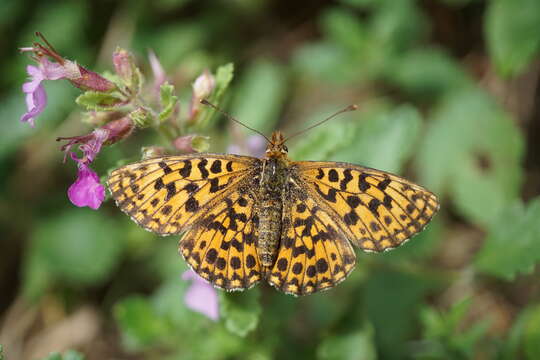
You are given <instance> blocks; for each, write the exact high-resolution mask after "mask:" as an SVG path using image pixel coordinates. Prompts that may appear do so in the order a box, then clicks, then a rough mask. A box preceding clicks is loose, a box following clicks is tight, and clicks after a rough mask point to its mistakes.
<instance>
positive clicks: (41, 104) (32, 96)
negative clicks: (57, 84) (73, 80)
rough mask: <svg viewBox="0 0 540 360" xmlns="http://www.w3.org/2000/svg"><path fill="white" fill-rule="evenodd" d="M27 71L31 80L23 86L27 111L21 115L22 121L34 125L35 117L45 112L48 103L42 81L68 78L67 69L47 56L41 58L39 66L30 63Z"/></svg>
mask: <svg viewBox="0 0 540 360" xmlns="http://www.w3.org/2000/svg"><path fill="white" fill-rule="evenodd" d="M26 72H27V73H28V75H29V76H30V80H29V81H28V82H25V83H24V84H23V86H22V90H23V92H24V93H25V94H26V108H27V111H26V113H24V114H23V115H22V116H21V121H22V122H28V123H30V125H31V126H32V127H34V119H35V118H36V117H37V116H38V115H39V114H41V112H43V110H44V109H45V106H46V105H47V94H46V93H45V88H44V87H43V84H41V82H42V81H43V80H59V79H64V78H66V71H65V69H64V67H63V66H61V65H59V64H57V63H53V62H50V61H49V60H47V58H45V57H42V58H40V59H39V67H36V66H33V65H28V66H27V67H26Z"/></svg>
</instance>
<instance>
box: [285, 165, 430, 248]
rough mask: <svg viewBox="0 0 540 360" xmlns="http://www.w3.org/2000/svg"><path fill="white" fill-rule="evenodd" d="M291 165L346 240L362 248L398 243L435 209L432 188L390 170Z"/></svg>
mask: <svg viewBox="0 0 540 360" xmlns="http://www.w3.org/2000/svg"><path fill="white" fill-rule="evenodd" d="M292 167H293V169H295V171H294V173H296V174H297V175H298V177H299V180H298V181H301V182H302V183H304V184H305V185H306V188H307V189H308V190H309V193H310V194H311V196H313V197H314V198H315V199H316V202H317V203H318V204H319V205H320V206H321V207H323V208H325V209H327V211H329V212H330V213H331V215H332V217H333V218H334V219H336V223H337V224H338V225H339V227H340V228H341V229H342V230H343V231H344V232H345V234H346V236H347V237H348V238H349V240H350V241H351V242H352V243H353V244H355V245H356V246H358V247H360V248H361V249H362V250H365V251H377V252H379V251H384V250H387V249H391V248H395V247H397V246H399V245H401V244H402V243H403V242H404V241H406V240H407V239H409V238H410V237H411V236H413V235H415V234H417V233H418V232H420V231H422V229H423V228H424V227H425V226H426V225H427V224H428V223H429V221H430V220H431V218H432V217H433V215H434V214H435V213H436V212H437V210H438V209H439V202H438V200H437V197H436V196H435V195H434V194H433V193H431V192H430V191H428V190H426V189H424V188H423V187H421V186H419V185H416V184H414V183H412V182H410V181H408V180H405V179H403V178H401V177H399V176H396V175H393V174H390V173H386V172H383V171H379V170H375V169H371V168H366V167H361V166H357V165H353V164H348V163H336V162H311V161H305V162H296V163H293V165H292Z"/></svg>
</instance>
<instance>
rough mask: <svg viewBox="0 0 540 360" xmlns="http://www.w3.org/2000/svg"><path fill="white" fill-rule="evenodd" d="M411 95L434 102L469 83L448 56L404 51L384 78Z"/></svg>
mask: <svg viewBox="0 0 540 360" xmlns="http://www.w3.org/2000/svg"><path fill="white" fill-rule="evenodd" d="M387 81H389V82H391V83H394V84H396V85H397V86H399V87H400V88H401V89H403V90H404V91H407V92H409V93H411V94H413V95H416V96H419V97H423V98H432V99H436V98H437V97H439V96H441V95H443V94H444V93H445V92H447V91H450V90H456V89H459V88H461V87H463V86H466V85H468V84H471V83H472V81H471V79H470V78H469V76H468V75H467V74H466V73H465V72H464V71H463V69H462V68H461V67H460V66H459V64H458V63H456V62H455V61H454V60H453V59H452V58H451V57H450V56H449V55H448V54H446V53H445V52H444V51H442V50H439V49H418V50H411V51H408V52H406V53H405V54H404V55H403V57H402V58H401V59H400V61H398V62H396V66H395V67H393V68H392V69H391V70H390V71H389V72H388V76H387Z"/></svg>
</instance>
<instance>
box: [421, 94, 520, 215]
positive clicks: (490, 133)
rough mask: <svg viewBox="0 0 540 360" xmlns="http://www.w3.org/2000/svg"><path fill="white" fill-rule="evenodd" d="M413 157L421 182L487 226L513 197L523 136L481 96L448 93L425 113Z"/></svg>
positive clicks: (485, 96)
mask: <svg viewBox="0 0 540 360" xmlns="http://www.w3.org/2000/svg"><path fill="white" fill-rule="evenodd" d="M431 118H432V119H431V122H432V123H431V124H430V126H429V128H428V131H427V133H426V134H425V136H424V137H423V144H422V146H421V148H420V151H419V156H418V157H417V167H418V169H419V175H420V178H421V182H420V183H421V184H423V185H425V186H427V188H428V189H430V190H431V191H433V192H434V193H436V194H438V195H439V196H442V194H443V192H444V191H446V192H448V193H450V195H451V199H453V201H454V202H455V206H456V207H457V208H458V210H459V211H460V212H461V213H462V215H463V216H465V217H466V218H468V219H470V221H472V222H474V223H479V224H481V225H489V224H490V223H491V222H493V221H494V220H495V219H496V218H497V217H498V214H499V213H500V211H502V210H503V209H505V208H506V207H507V204H508V203H509V202H510V201H512V200H513V199H515V198H516V196H517V195H518V193H519V189H520V186H521V179H522V171H523V170H522V168H521V159H522V154H523V138H522V135H521V133H520V132H519V131H518V129H517V127H516V126H515V124H514V122H513V121H512V120H511V119H510V118H509V116H508V115H507V114H505V113H504V112H503V110H502V109H501V108H500V106H498V105H497V104H496V103H495V102H494V101H493V100H492V99H491V98H489V97H488V96H487V95H486V94H485V93H483V92H482V91H480V90H479V89H476V88H472V87H471V88H463V89H461V90H459V91H455V92H451V93H448V94H447V95H446V96H444V97H443V98H442V100H441V102H440V103H439V104H438V105H437V107H436V108H435V110H434V112H433V114H432V115H431Z"/></svg>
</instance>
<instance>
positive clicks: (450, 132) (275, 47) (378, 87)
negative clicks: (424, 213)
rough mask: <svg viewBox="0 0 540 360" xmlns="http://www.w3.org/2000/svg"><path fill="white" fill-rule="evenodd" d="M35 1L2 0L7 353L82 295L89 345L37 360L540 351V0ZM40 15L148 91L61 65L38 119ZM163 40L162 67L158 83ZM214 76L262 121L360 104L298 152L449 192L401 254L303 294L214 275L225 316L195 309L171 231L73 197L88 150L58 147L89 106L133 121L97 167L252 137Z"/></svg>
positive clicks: (1, 217) (86, 53)
mask: <svg viewBox="0 0 540 360" xmlns="http://www.w3.org/2000/svg"><path fill="white" fill-rule="evenodd" d="M30 3H31V4H32V6H30V5H29V3H28V2H19V1H15V0H6V1H5V4H3V10H2V12H1V14H0V31H2V32H4V33H5V34H4V36H3V39H4V41H3V42H2V44H1V45H0V46H1V47H2V49H3V50H5V51H4V52H5V53H6V54H8V56H5V57H2V58H0V63H1V64H2V67H1V69H2V70H0V71H1V72H2V75H3V76H1V77H0V117H1V118H2V119H3V122H2V123H3V126H4V128H3V131H0V169H1V172H0V184H1V185H2V187H1V188H0V189H1V190H0V194H1V196H0V222H1V224H2V232H3V236H2V241H1V242H0V246H1V247H0V264H2V265H1V266H0V268H1V269H2V270H1V272H0V294H2V295H0V303H1V304H2V305H3V306H2V309H4V308H6V309H7V311H6V312H5V313H4V312H3V313H2V314H1V315H2V318H5V319H6V320H5V324H3V325H1V326H2V327H1V328H0V343H1V344H2V345H3V346H0V358H1V357H2V350H3V353H4V355H5V358H10V354H11V351H15V350H14V349H16V346H13V345H12V343H13V344H14V341H15V340H13V339H14V338H16V339H17V342H16V344H19V345H20V344H24V345H28V344H32V343H35V341H33V340H35V339H36V338H38V337H39V336H40V334H42V333H50V332H51V331H50V330H51V329H53V328H54V327H55V326H60V325H59V324H62V323H63V322H69V321H68V320H70V319H71V316H73V314H74V313H75V312H76V310H77V309H80V308H81V307H83V306H89V307H92V308H93V309H95V312H96V314H98V315H96V316H97V317H98V318H99V323H100V329H99V331H98V332H97V334H93V335H91V336H90V335H87V336H88V337H87V338H84V339H83V340H81V342H79V343H74V344H69V345H70V346H69V347H70V348H74V349H77V350H78V351H80V352H75V351H71V350H70V351H65V352H64V353H62V354H60V353H53V354H50V355H49V356H45V355H43V356H41V358H43V359H51V360H52V359H64V360H67V359H70V360H77V359H84V358H89V359H92V358H96V356H97V357H99V356H101V358H122V357H130V356H134V357H141V358H150V359H194V360H196V359H234V358H242V359H254V360H255V359H273V358H283V359H314V358H316V359H321V360H322V359H325V360H326V359H366V360H373V359H377V358H379V359H469V358H493V359H501V360H503V359H504V360H506V359H516V358H523V359H537V358H539V357H540V348H539V344H540V305H539V304H540V294H539V293H538V289H537V276H538V269H537V263H538V261H539V260H540V258H539V257H540V255H539V254H540V245H538V244H540V226H539V222H538V218H539V217H540V200H539V198H538V195H539V194H538V191H537V189H538V188H539V179H538V176H537V172H538V168H539V165H538V154H537V151H538V149H537V146H536V145H535V144H536V143H538V140H539V139H538V131H537V130H538V126H537V125H535V122H534V121H532V120H533V119H534V116H535V115H534V114H538V111H539V105H538V101H537V98H538V96H537V93H536V94H535V90H534V88H535V87H537V84H538V66H537V63H538V58H539V53H540V27H539V24H540V17H539V16H540V15H539V14H540V8H539V4H540V3H539V2H538V1H536V0H519V1H514V0H486V1H468V0H443V1H432V2H423V1H419V0H401V1H393V0H380V1H374V0H341V1H338V2H331V3H327V4H324V6H323V5H321V4H316V3H314V4H311V5H309V6H307V5H305V4H300V5H291V6H290V7H287V9H286V10H284V8H283V7H282V6H283V5H280V3H279V2H276V3H274V2H271V1H267V0H261V1H256V2H249V1H236V2H224V1H221V2H216V3H213V5H212V6H208V5H205V4H203V3H198V2H195V1H192V0H160V1H155V2H149V1H142V2H138V3H137V4H135V3H133V4H131V3H130V4H129V5H127V4H120V3H119V4H113V3H106V4H105V3H96V4H94V3H92V2H69V1H59V2H55V3H49V2H37V1H30ZM112 14H114V15H112ZM482 24H483V25H482ZM35 30H39V31H41V32H42V33H44V34H45V35H47V37H48V39H49V41H50V42H51V43H52V44H54V46H55V48H56V50H58V51H61V53H62V54H63V56H65V57H66V58H68V59H71V60H76V62H77V64H85V66H86V65H88V66H87V67H88V68H89V69H91V70H94V71H97V72H99V73H100V74H102V75H103V76H104V77H105V78H107V79H109V80H110V81H113V82H115V83H117V84H119V83H122V81H123V83H124V85H126V84H127V85H126V88H129V87H130V86H131V88H133V89H135V88H136V89H138V90H134V92H137V93H139V92H140V94H141V96H140V97H138V98H137V99H136V101H133V102H129V103H126V98H125V94H126V92H125V91H124V92H122V91H111V92H99V91H93V90H90V91H85V92H81V91H79V90H78V89H75V88H74V87H72V86H71V85H70V84H69V83H68V81H63V82H57V81H50V82H49V83H45V88H46V90H47V94H48V105H47V108H46V109H45V111H44V112H43V113H42V114H41V115H40V116H39V118H38V119H37V121H36V127H35V128H34V129H31V128H30V127H29V126H27V124H21V123H19V122H18V121H17V120H18V118H19V117H20V115H21V114H22V113H24V111H25V105H24V96H23V94H22V92H21V91H20V85H21V84H22V83H23V82H24V78H25V76H26V75H25V73H24V69H25V67H26V65H28V64H30V63H31V60H30V59H29V58H28V57H27V56H22V55H20V54H16V53H15V51H14V50H15V49H16V48H17V47H21V46H27V45H28V44H30V43H31V42H32V41H33V35H32V34H33V32H34V31H35ZM118 45H121V46H123V47H124V48H126V49H128V50H129V51H130V52H131V53H132V54H133V61H134V63H133V64H132V65H133V66H134V67H133V68H131V69H135V70H134V72H132V73H130V74H131V75H132V76H133V77H130V78H129V79H128V80H129V81H128V80H125V79H124V80H122V79H121V77H119V75H118V74H112V72H111V71H112V70H113V69H114V66H113V63H112V62H111V61H110V60H109V59H110V55H111V54H112V53H113V52H114V51H115V49H116V46H118ZM149 48H152V50H153V51H154V52H155V53H156V55H157V57H158V58H159V60H160V61H161V63H162V64H163V67H164V68H165V70H166V75H167V76H166V79H164V80H166V82H163V83H161V84H159V86H158V87H155V88H152V86H154V84H153V83H152V80H153V77H152V70H151V65H150V63H149V61H148V60H147V54H148V52H147V51H148V49H149ZM205 70H206V71H207V72H205ZM139 71H140V73H139ZM204 74H210V75H211V76H212V78H213V80H215V84H214V85H215V86H214V87H213V89H212V91H211V92H210V94H209V95H208V98H209V100H210V101H211V102H214V103H218V104H220V107H222V108H223V109H224V110H226V111H227V112H229V113H230V114H231V115H233V116H234V117H236V118H238V119H239V120H241V121H242V122H244V123H245V124H246V125H248V126H249V127H253V128H255V129H257V130H259V131H261V132H262V133H264V134H269V133H270V132H271V131H272V130H274V129H281V130H283V131H284V132H285V134H293V133H295V132H297V131H300V130H302V129H305V128H306V127H308V126H309V125H311V124H314V123H316V122H317V121H320V120H322V119H324V118H325V117H326V116H328V115H329V114H331V113H333V112H335V111H337V110H339V109H341V108H343V107H344V106H346V105H348V104H349V103H357V104H358V105H359V110H358V111H356V112H352V113H347V114H345V115H342V116H340V117H339V118H337V119H333V120H332V121H331V122H328V123H325V124H324V125H322V126H319V127H316V128H314V129H313V130H310V131H308V132H306V133H303V134H301V135H299V136H298V137H296V138H293V139H291V141H290V143H288V148H289V149H290V157H291V158H292V159H295V160H329V161H345V162H352V163H357V164H362V165H365V166H369V167H374V168H377V169H381V170H385V171H390V172H394V173H397V174H401V175H404V176H406V177H407V178H410V179H412V180H415V181H416V182H418V183H419V184H422V185H425V186H426V187H427V188H429V189H430V190H432V191H433V192H434V193H436V194H437V195H438V197H439V198H440V200H441V210H440V213H439V214H438V215H437V216H436V218H435V219H434V221H433V222H432V223H431V224H430V225H429V226H428V227H427V229H426V230H425V231H424V232H422V233H421V234H419V235H418V236H416V237H414V238H413V239H412V240H410V241H409V242H408V243H407V244H405V245H403V246H402V247H400V248H398V249H396V250H393V251H391V252H387V253H383V254H363V253H361V252H358V259H357V266H356V269H355V270H354V271H353V273H352V274H351V275H350V276H349V277H348V278H347V279H346V280H345V281H344V282H343V283H342V284H340V285H338V286H337V287H336V288H334V289H332V290H329V291H327V292H324V293H320V294H314V295H311V296H307V297H301V298H293V297H291V296H288V295H284V294H281V293H278V292H277V291H275V290H274V289H273V288H270V287H269V286H267V285H265V284H259V285H257V287H256V288H253V289H250V290H248V291H245V292H243V293H221V292H220V293H219V304H220V308H219V310H220V318H219V320H218V321H213V320H211V319H209V318H207V317H206V316H205V315H203V314H200V313H197V312H195V311H193V310H191V309H190V308H188V307H187V306H186V304H185V301H184V299H185V297H186V293H187V292H188V290H189V286H190V284H188V283H187V282H186V281H183V280H182V278H181V277H182V274H183V273H184V272H185V271H187V270H188V267H187V265H186V264H185V262H184V261H183V260H182V259H181V257H180V256H179V255H178V252H177V241H178V236H172V237H166V238H157V237H156V236H154V235H153V234H150V233H148V232H145V231H144V230H142V229H140V228H138V227H137V226H136V225H135V224H134V223H133V222H130V221H129V219H127V218H126V217H125V215H124V214H121V213H120V211H119V210H118V209H117V208H116V207H115V206H114V204H112V202H111V201H108V202H107V201H106V202H104V203H103V205H102V207H101V208H100V209H99V210H98V211H93V210H90V209H88V208H75V207H74V206H73V205H71V204H70V203H69V201H68V198H67V196H66V190H67V188H68V186H69V185H70V183H71V182H72V181H73V179H72V178H73V177H74V174H75V172H76V169H75V168H76V166H78V164H74V163H73V162H69V161H67V162H66V164H63V163H62V158H63V156H64V154H63V153H62V152H61V151H57V150H56V143H55V142H54V139H55V138H57V137H59V136H67V135H74V134H85V133H91V132H92V131H93V130H94V129H95V128H98V127H100V126H103V125H104V123H103V122H102V118H100V117H99V116H95V111H96V110H97V111H98V112H103V113H105V112H109V110H111V109H112V110H114V111H113V112H118V113H121V114H123V115H125V116H128V117H129V118H130V119H132V120H133V121H134V122H135V124H136V129H135V131H133V132H132V133H130V134H129V137H126V138H125V139H123V141H122V142H121V143H117V144H114V145H111V144H108V143H107V144H106V145H104V146H103V148H102V149H101V151H100V152H99V156H98V157H96V159H95V161H94V162H93V163H92V166H93V168H94V169H95V170H96V172H97V173H98V174H99V175H100V176H103V177H104V176H106V174H107V173H108V172H109V171H110V170H111V169H114V168H116V167H118V166H119V165H121V164H125V163H128V162H131V161H136V160H138V159H140V157H141V149H142V148H143V147H145V149H144V151H142V152H143V153H144V154H147V153H150V154H157V153H159V152H160V151H162V150H163V149H165V151H172V150H174V146H173V145H172V144H173V142H172V140H173V139H177V138H181V139H182V140H185V141H187V143H188V145H189V146H190V149H191V150H206V149H208V151H211V152H227V151H229V150H230V149H234V150H235V151H239V152H244V153H247V152H249V151H252V152H256V151H260V149H259V148H257V146H255V145H253V144H252V143H251V142H250V141H251V140H252V136H253V135H254V134H253V133H252V132H250V131H248V130H247V129H245V128H243V127H239V126H237V125H236V124H231V123H230V122H228V121H227V120H226V119H225V118H224V117H221V116H216V112H215V111H214V110H213V109H211V108H209V107H204V106H202V105H201V107H199V108H197V109H194V104H195V105H197V104H198V102H194V100H193V99H194V98H196V96H194V93H195V90H194V84H195V82H196V80H197V79H198V77H199V76H203V75H204ZM130 84H131V85H130ZM531 84H532V85H531ZM535 84H536V85H535ZM128 85H129V86H128ZM149 89H154V90H155V92H154V97H152V96H148V97H145V96H143V95H144V94H146V93H144V91H150V90H149ZM124 90H125V89H124ZM536 91H537V90H536ZM535 96H536V97H535ZM535 99H536V100H535ZM132 100H133V99H132ZM535 101H536V102H535ZM143 105H144V106H143ZM195 107H196V106H195ZM82 112H86V115H84V116H83V115H82ZM81 119H82V120H83V123H81V121H80V120H81ZM72 150H73V149H72ZM68 160H69V155H68ZM74 165H75V166H74ZM102 180H103V179H102ZM455 299H461V300H460V301H457V302H456V301H454V300H455ZM21 304H23V305H21ZM13 314H15V317H16V320H11V319H12V316H14V315H13ZM19 322H20V324H19ZM14 324H17V325H20V326H14ZM79 330H80V329H79ZM11 332H13V334H16V335H17V336H6V337H5V338H4V337H3V336H5V335H4V334H11ZM21 332H22V333H23V334H22V335H21ZM23 335H24V336H23ZM9 341H11V342H9ZM96 344H97V345H99V346H98V347H97V348H94V347H93V346H94V345H96ZM97 345H96V346H97ZM98 348H99V349H98ZM58 350H60V349H58ZM98 350H99V355H94V354H93V351H96V352H97V351H98ZM83 354H84V355H83Z"/></svg>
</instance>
